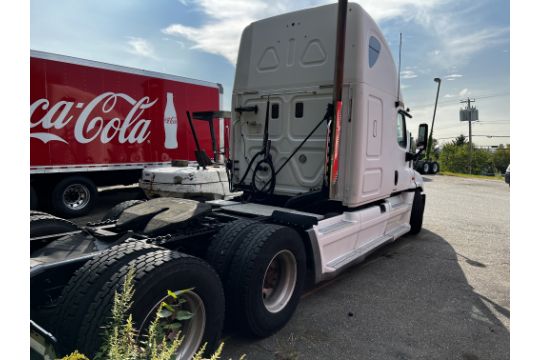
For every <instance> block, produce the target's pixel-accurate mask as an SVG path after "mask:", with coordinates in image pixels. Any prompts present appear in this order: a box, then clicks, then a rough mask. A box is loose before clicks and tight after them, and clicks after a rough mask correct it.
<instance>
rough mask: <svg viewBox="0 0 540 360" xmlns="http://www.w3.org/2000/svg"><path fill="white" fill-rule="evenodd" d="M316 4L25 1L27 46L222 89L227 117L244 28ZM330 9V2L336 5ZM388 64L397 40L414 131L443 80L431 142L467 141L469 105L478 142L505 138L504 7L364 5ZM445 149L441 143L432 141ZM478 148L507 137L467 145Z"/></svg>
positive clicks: (481, 0)
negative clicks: (462, 137) (468, 103)
mask: <svg viewBox="0 0 540 360" xmlns="http://www.w3.org/2000/svg"><path fill="white" fill-rule="evenodd" d="M329 2H332V1H325V0H322V1H321V0H299V1H286V0H274V1H263V0H154V1H149V0H109V1H104V0H93V1H73V0H31V2H30V47H31V48H32V49H35V50H42V51H48V52H53V53H59V54H65V55H70V56H76V57H82V58H86V59H91V60H97V61H103V62H107V63H112V64H118V65H124V66H130V67H136V68H142V69H147V70H153V71H159V72H165V73H170V74H176V75H180V76H185V77H191V78H196V79H201V80H207V81H212V82H219V83H221V84H223V85H224V89H225V95H224V107H225V108H227V109H228V108H230V97H231V88H232V83H233V79H234V71H235V66H234V63H235V60H236V53H237V50H238V43H239V40H240V34H241V31H242V29H243V28H244V27H245V26H246V25H248V24H249V23H250V22H252V21H255V20H258V19H262V18H266V17H269V16H273V15H276V14H280V13H285V12H289V11H293V10H298V9H302V8H307V7H312V6H318V5H323V4H327V3H329ZM336 2H337V1H336ZM355 2H358V3H360V4H361V5H362V6H363V7H364V8H365V9H366V10H367V11H368V13H370V14H371V15H372V17H373V18H374V19H375V20H376V21H377V22H378V24H379V26H380V27H381V29H382V30H383V32H384V34H385V36H386V38H387V41H388V42H389V44H390V46H391V48H392V50H393V52H394V56H395V59H396V63H397V53H398V46H399V33H400V32H402V33H403V55H402V73H401V75H402V80H401V83H402V91H403V94H404V98H405V102H406V105H407V106H408V107H410V108H411V111H412V113H413V115H414V118H413V120H412V121H411V123H410V128H411V129H412V130H413V134H414V133H415V132H416V131H415V128H416V126H417V124H418V123H420V122H428V123H431V119H432V116H433V104H434V101H435V93H436V84H435V82H433V78H434V77H440V78H442V79H443V82H442V85H441V93H440V98H439V107H438V109H437V118H436V123H435V129H434V136H435V137H436V138H450V137H455V136H457V135H459V134H460V133H463V134H468V126H467V124H466V123H460V122H459V108H460V104H459V100H461V99H464V98H466V97H467V96H470V97H471V98H476V99H477V102H476V105H477V107H478V109H479V113H480V122H479V123H476V124H474V125H473V137H474V135H475V134H478V135H510V124H509V122H510V109H509V108H510V106H509V96H510V94H509V92H510V67H509V60H510V59H509V56H510V54H509V49H510V41H509V39H510V27H509V12H510V9H509V1H508V0H475V1H462V0H453V1H450V0H365V1H355ZM444 141H449V140H441V142H444ZM473 141H474V142H475V143H476V144H478V145H494V144H500V143H505V144H506V143H509V142H510V139H509V138H487V137H476V138H473Z"/></svg>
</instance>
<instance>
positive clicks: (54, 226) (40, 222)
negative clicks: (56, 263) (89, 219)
mask: <svg viewBox="0 0 540 360" xmlns="http://www.w3.org/2000/svg"><path fill="white" fill-rule="evenodd" d="M77 230H79V227H78V226H77V225H75V224H74V223H72V222H71V221H69V220H66V219H61V218H58V217H56V216H52V215H49V214H46V213H42V214H37V215H31V216H30V238H35V237H39V236H47V235H54V234H60V233H66V232H71V231H77ZM48 243H50V240H30V256H35V255H36V253H35V252H36V251H37V250H39V249H41V248H43V247H44V246H45V245H47V244H48Z"/></svg>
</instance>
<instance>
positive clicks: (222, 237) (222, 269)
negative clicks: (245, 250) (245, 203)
mask: <svg viewBox="0 0 540 360" xmlns="http://www.w3.org/2000/svg"><path fill="white" fill-rule="evenodd" d="M254 224H256V222H255V221H253V220H249V219H240V220H235V221H233V222H230V223H228V224H226V225H224V226H223V227H222V228H221V229H220V230H219V231H218V232H217V233H216V234H215V235H214V236H213V237H212V240H211V241H210V246H209V247H208V250H207V252H206V260H207V261H208V263H209V264H210V265H211V266H212V267H213V268H214V270H215V271H216V272H217V274H218V275H219V277H220V278H221V281H222V282H223V283H225V281H226V277H227V275H228V273H229V269H230V265H231V262H232V259H233V257H234V254H235V253H236V250H237V249H238V246H240V244H241V243H242V241H243V240H244V236H243V235H245V233H246V232H247V231H248V230H249V228H250V226H252V225H254Z"/></svg>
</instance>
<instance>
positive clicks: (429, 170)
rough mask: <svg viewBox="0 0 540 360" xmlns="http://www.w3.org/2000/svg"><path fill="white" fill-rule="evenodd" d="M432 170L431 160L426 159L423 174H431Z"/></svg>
mask: <svg viewBox="0 0 540 360" xmlns="http://www.w3.org/2000/svg"><path fill="white" fill-rule="evenodd" d="M430 172H431V165H430V163H429V161H426V162H424V164H423V165H422V174H429V173H430Z"/></svg>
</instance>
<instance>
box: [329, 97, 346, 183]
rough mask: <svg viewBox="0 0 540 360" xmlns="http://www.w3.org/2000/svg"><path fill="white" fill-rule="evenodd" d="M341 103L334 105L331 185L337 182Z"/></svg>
mask: <svg viewBox="0 0 540 360" xmlns="http://www.w3.org/2000/svg"><path fill="white" fill-rule="evenodd" d="M342 105H343V102H341V101H338V102H337V103H336V116H335V117H334V119H336V132H335V134H334V146H333V147H334V153H333V154H332V173H331V180H332V184H335V183H336V182H337V177H338V170H339V140H340V138H341V107H342Z"/></svg>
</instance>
